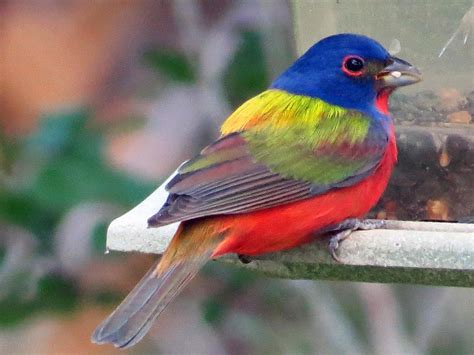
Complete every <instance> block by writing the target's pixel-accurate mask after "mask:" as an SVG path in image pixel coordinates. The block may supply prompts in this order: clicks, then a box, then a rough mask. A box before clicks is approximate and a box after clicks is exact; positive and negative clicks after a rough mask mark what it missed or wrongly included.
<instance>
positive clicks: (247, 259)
mask: <svg viewBox="0 0 474 355" xmlns="http://www.w3.org/2000/svg"><path fill="white" fill-rule="evenodd" d="M237 257H238V258H239V260H240V262H241V263H242V264H248V263H250V262H251V261H252V258H251V257H250V256H248V255H243V254H238V255H237Z"/></svg>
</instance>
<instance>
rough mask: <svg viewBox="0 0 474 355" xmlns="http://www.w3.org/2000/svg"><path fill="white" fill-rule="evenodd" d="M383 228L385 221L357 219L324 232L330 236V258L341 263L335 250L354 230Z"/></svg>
mask: <svg viewBox="0 0 474 355" xmlns="http://www.w3.org/2000/svg"><path fill="white" fill-rule="evenodd" d="M384 227H385V221H383V220H376V219H364V220H361V219H357V218H351V219H346V220H345V221H343V222H341V223H339V224H337V225H335V226H332V227H330V228H329V229H326V230H325V231H324V232H325V233H329V234H331V238H330V239H329V243H328V250H329V254H330V255H331V257H332V258H333V259H334V260H335V261H337V262H338V263H342V261H341V259H340V258H339V257H338V256H337V254H336V250H337V249H338V248H339V244H340V243H341V242H342V241H343V240H345V239H347V238H349V236H350V235H351V233H352V232H353V231H355V230H368V229H380V228H384Z"/></svg>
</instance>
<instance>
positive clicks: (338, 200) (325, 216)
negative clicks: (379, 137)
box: [210, 126, 397, 257]
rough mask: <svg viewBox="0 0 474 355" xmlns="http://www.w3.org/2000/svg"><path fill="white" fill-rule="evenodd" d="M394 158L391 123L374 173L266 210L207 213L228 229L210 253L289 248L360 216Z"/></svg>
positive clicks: (376, 193) (373, 198) (381, 186)
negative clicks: (383, 150)
mask: <svg viewBox="0 0 474 355" xmlns="http://www.w3.org/2000/svg"><path fill="white" fill-rule="evenodd" d="M396 161H397V145H396V140H395V135H394V131H393V126H392V127H391V133H390V136H389V143H388V144H387V148H386V150H385V153H384V155H383V158H382V160H381V161H380V164H379V166H378V167H377V169H376V171H375V173H374V174H372V175H370V176H368V177H367V178H365V179H364V180H362V181H360V182H359V183H357V184H355V185H353V186H348V187H344V188H339V189H335V190H332V191H330V192H328V193H325V194H323V195H319V196H316V197H313V198H310V199H306V200H302V201H298V202H294V203H290V204H287V205H283V206H279V207H275V208H271V209H267V210H261V211H257V212H252V213H247V214H241V215H235V216H219V217H210V218H212V220H213V223H215V226H216V228H218V229H219V230H226V231H227V237H226V238H225V239H224V240H223V241H222V242H221V244H220V245H219V246H218V247H217V248H216V250H215V251H214V253H213V257H218V256H220V255H223V254H227V253H237V254H243V255H258V254H263V253H269V252H274V251H280V250H285V249H289V248H292V247H295V246H297V245H300V244H303V243H307V242H310V241H312V240H314V238H315V235H314V231H317V230H321V229H323V228H325V227H328V226H331V225H335V224H338V223H340V222H342V221H343V220H345V219H348V218H357V217H362V216H363V215H364V214H366V213H367V212H368V211H369V210H370V209H371V208H372V207H373V206H374V205H375V204H376V203H377V201H378V200H379V198H380V197H381V195H382V193H383V191H384V190H385V188H386V186H387V183H388V181H389V178H390V175H391V173H392V170H393V167H394V165H395V163H396ZM217 226H218V227H217Z"/></svg>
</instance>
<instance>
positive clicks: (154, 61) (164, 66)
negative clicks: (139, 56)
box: [143, 49, 196, 83]
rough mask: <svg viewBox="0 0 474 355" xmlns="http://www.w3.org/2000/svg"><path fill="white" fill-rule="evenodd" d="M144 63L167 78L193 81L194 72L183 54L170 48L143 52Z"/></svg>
mask: <svg viewBox="0 0 474 355" xmlns="http://www.w3.org/2000/svg"><path fill="white" fill-rule="evenodd" d="M143 57H144V60H145V63H146V64H147V65H148V66H149V67H150V68H152V69H153V70H156V71H157V72H159V73H161V74H163V75H165V76H167V77H168V78H169V79H171V80H174V81H179V82H185V83H189V82H193V81H195V80H196V73H195V71H194V68H193V67H192V65H191V63H189V61H188V59H187V58H186V56H185V55H183V54H181V53H178V52H176V51H173V50H171V49H155V50H150V51H148V52H146V53H145V54H144V56H143Z"/></svg>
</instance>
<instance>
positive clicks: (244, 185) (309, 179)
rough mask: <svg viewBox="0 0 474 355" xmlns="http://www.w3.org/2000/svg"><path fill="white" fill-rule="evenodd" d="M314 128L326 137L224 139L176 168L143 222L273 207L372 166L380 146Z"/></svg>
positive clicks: (292, 134) (253, 134)
mask: <svg viewBox="0 0 474 355" xmlns="http://www.w3.org/2000/svg"><path fill="white" fill-rule="evenodd" d="M319 128H320V129H321V130H320V131H319V132H320V136H319V137H323V138H324V134H328V136H329V137H330V138H329V139H323V138H319V139H317V141H318V143H317V144H316V143H315V142H314V137H307V136H306V135H305V134H306V133H305V132H304V131H301V132H299V129H296V130H294V131H289V130H288V129H286V128H281V129H276V130H272V132H268V131H266V130H265V129H258V130H248V131H244V132H240V133H232V134H229V135H227V136H224V137H223V138H221V139H220V140H218V141H217V142H215V143H214V144H212V145H210V146H208V147H207V148H205V149H204V150H203V151H202V152H201V154H200V155H198V156H197V157H196V158H194V159H192V160H190V161H188V162H186V163H184V164H183V165H182V166H181V167H180V168H179V170H178V173H177V174H176V175H175V176H174V177H173V178H172V179H171V181H170V182H169V183H168V185H167V186H166V188H167V190H168V192H169V197H168V200H167V201H166V203H165V205H164V206H163V207H162V208H161V209H160V211H159V212H158V213H157V214H155V215H154V216H152V217H151V218H150V219H149V224H150V225H151V226H159V225H164V224H169V223H173V222H177V221H182V220H189V219H194V218H198V217H203V216H209V215H218V214H236V213H245V212H251V211H256V210H261V209H265V208H270V207H275V206H278V205H282V204H286V203H290V202H294V201H298V200H302V199H306V198H310V197H312V196H315V195H318V194H321V193H323V192H325V191H328V190H330V189H334V188H340V187H344V186H348V185H352V184H355V183H357V182H358V181H360V180H362V179H363V178H365V177H366V176H368V175H369V174H371V173H372V172H373V171H374V169H375V168H376V167H377V165H378V163H379V162H380V159H381V157H382V154H383V151H384V144H369V143H371V142H370V139H367V137H366V138H365V139H359V140H358V141H353V139H340V142H339V143H336V141H334V139H333V136H332V135H330V134H329V133H323V134H321V132H324V131H325V130H326V128H324V127H322V126H320V127H319ZM327 129H329V128H327ZM332 131H333V134H335V133H334V128H333V129H332ZM336 131H337V129H336ZM339 131H340V132H345V133H344V134H348V132H349V131H350V130H348V129H347V127H345V128H344V127H343V128H342V129H339ZM366 136H367V134H366ZM270 137H271V138H270ZM339 138H344V137H339ZM385 142H386V140H385Z"/></svg>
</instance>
